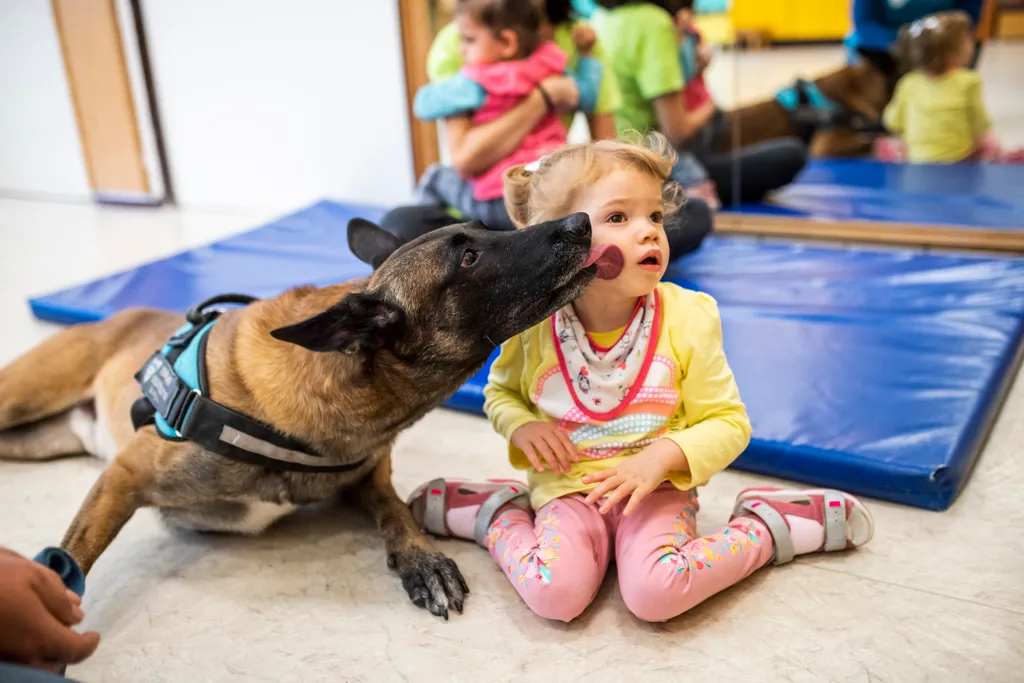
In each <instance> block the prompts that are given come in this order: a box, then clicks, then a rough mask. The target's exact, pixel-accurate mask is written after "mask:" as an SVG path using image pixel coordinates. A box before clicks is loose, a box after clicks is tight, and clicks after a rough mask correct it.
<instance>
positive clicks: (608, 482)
mask: <svg viewBox="0 0 1024 683" xmlns="http://www.w3.org/2000/svg"><path fill="white" fill-rule="evenodd" d="M688 469H689V466H688V465H687V464H686V456H685V455H684V454H683V451H682V449H680V448H679V446H677V445H676V444H675V443H674V442H673V441H669V440H668V439H661V440H660V441H655V442H654V443H652V444H651V445H650V446H648V447H647V448H645V449H643V450H642V451H640V452H639V453H637V454H636V455H634V456H631V457H629V458H626V459H625V460H624V461H623V462H622V464H620V465H619V466H617V467H610V468H608V469H606V470H601V471H600V472H595V473H593V474H588V475H587V476H585V477H583V483H584V484H597V487H596V488H594V490H593V491H591V492H590V493H589V494H587V498H586V500H585V501H584V502H585V503H586V504H587V505H593V504H595V503H596V502H597V501H599V500H601V498H602V497H604V496H606V495H607V496H608V497H607V499H605V501H604V503H602V504H601V507H600V512H601V514H602V515H604V514H607V513H608V512H609V511H610V510H611V509H612V508H613V507H615V506H616V505H617V504H618V503H619V501H621V500H622V499H623V498H625V497H626V496H630V498H629V502H628V503H626V509H625V510H624V511H623V513H622V514H624V515H628V514H630V513H631V512H633V510H635V509H636V506H637V505H639V504H640V501H642V500H643V499H644V498H646V497H647V496H648V494H650V493H651V492H652V491H654V489H656V488H658V487H659V486H661V484H662V482H664V481H665V480H666V479H667V478H668V474H669V472H675V471H684V470H688ZM630 494H632V495H630Z"/></svg>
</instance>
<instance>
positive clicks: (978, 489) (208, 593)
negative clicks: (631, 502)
mask: <svg viewBox="0 0 1024 683" xmlns="http://www.w3.org/2000/svg"><path fill="white" fill-rule="evenodd" d="M993 48H994V49H993V51H992V52H991V53H990V54H992V55H994V56H993V57H992V58H991V59H987V60H986V61H985V62H983V69H984V70H985V71H984V73H985V77H986V83H992V84H994V85H993V86H991V87H989V93H990V94H989V100H990V107H991V108H992V110H993V116H994V117H995V118H996V126H997V130H999V131H1000V134H1003V135H1005V136H1006V137H1009V138H1010V140H1009V142H1013V144H1024V101H1022V100H1021V99H1020V93H1021V92H1024V80H1022V78H1024V72H1022V71H1021V69H1020V64H1021V63H1022V62H1021V59H1022V58H1024V46H1022V45H1004V46H993ZM803 50H804V51H803V52H800V51H797V52H793V53H788V51H779V52H777V53H768V54H769V55H773V56H771V57H767V58H764V57H763V56H762V58H761V59H759V60H757V61H751V59H750V58H749V57H748V56H745V55H740V56H738V57H730V59H736V60H747V61H746V62H745V63H744V64H742V65H740V64H738V65H737V66H736V68H737V70H738V71H740V72H741V73H744V74H747V76H745V77H744V78H745V82H747V83H753V84H758V83H760V84H766V83H768V81H769V80H771V79H775V80H777V81H779V83H782V82H784V80H780V79H782V78H783V75H786V76H789V75H791V74H792V70H793V68H794V65H797V64H801V65H813V64H816V63H820V62H819V61H817V60H819V59H830V58H833V57H834V56H835V55H834V54H832V52H834V50H832V51H831V52H830V49H829V48H806V49H803ZM787 53H788V56H787ZM755 67H756V68H755ZM765 74H771V76H770V77H769V76H766V75H765ZM713 87H714V86H713ZM281 208H282V210H284V209H287V208H289V207H281ZM269 217H270V216H269V215H266V214H260V213H246V212H234V213H225V212H199V211H181V212H179V211H176V210H173V209H161V210H151V209H128V208H125V209H117V208H98V207H93V206H86V205H77V204H59V203H44V202H36V201H25V200H15V199H0V363H5V362H7V361H9V360H10V359H12V358H13V357H14V356H16V355H17V354H19V353H21V352H23V351H25V350H26V349H28V348H29V347H31V346H32V345H33V344H35V343H38V342H39V341H40V340H42V339H44V338H46V337H47V336H49V335H50V334H52V333H53V332H54V331H56V329H57V328H55V327H53V326H50V325H46V324H43V323H39V322H37V321H35V320H34V319H32V317H31V315H30V314H29V311H28V307H27V306H26V304H25V298H26V297H27V296H29V295H31V294H34V293H39V292H43V291H47V290H50V289H53V288H56V287H62V286H66V285H70V284H73V283H76V282H80V281H83V280H86V279H89V278H93V277H96V276H99V275H103V274H106V273H109V272H112V271H114V270H117V269H121V268H125V267H129V266H131V265H134V264H137V263H141V262H144V261H147V260H150V259H152V258H156V257H160V256H164V255H167V254H170V253H173V252H175V251H178V250H180V249H183V248H187V247H190V246H195V245H198V244H201V243H204V242H208V241H211V240H214V239H217V238H219V237H222V236H224V235H227V234H230V233H232V232H236V231H238V230H241V229H244V228H246V227H249V226H252V225H256V224H258V223H259V222H261V221H263V220H265V219H266V218H269ZM1018 384H1019V383H1018ZM1022 415H1024V388H1022V387H1021V386H1019V385H1018V386H1017V387H1015V389H1014V390H1013V391H1012V392H1011V394H1010V397H1009V400H1008V401H1007V403H1006V405H1005V407H1004V409H1003V412H1002V417H1001V418H1000V420H999V422H998V423H997V424H996V427H995V431H994V432H993V434H992V438H991V440H990V441H989V444H988V446H987V448H986V449H985V452H984V454H983V456H982V458H981V460H980V462H979V464H978V467H977V470H976V471H975V473H974V477H973V479H972V481H971V483H970V484H969V485H968V486H967V488H966V490H965V491H964V493H963V495H962V496H961V498H960V500H959V501H958V502H957V503H956V504H955V505H954V507H953V508H952V509H951V510H950V511H948V512H945V513H932V512H925V511H922V510H915V509H910V508H906V507H901V506H898V505H891V504H887V503H877V502H876V503H874V504H873V510H874V512H875V517H876V521H877V527H878V530H877V536H876V538H875V540H874V542H873V543H872V544H871V545H870V546H868V547H867V548H865V549H864V550H862V551H859V552H857V553H853V554H848V555H844V556H838V557H837V556H829V557H816V558H813V559H805V560H801V561H799V562H797V563H794V564H792V565H790V566H787V567H784V568H778V569H770V570H766V571H763V572H761V573H760V574H758V575H755V576H754V577H753V578H752V579H750V580H749V581H748V582H747V583H746V584H744V585H742V586H739V587H737V588H735V589H733V590H731V591H729V592H727V593H725V594H723V595H721V596H719V597H716V598H713V599H712V600H710V601H709V602H708V603H706V604H705V605H703V606H701V607H700V608H698V609H696V610H694V611H692V612H691V613H689V614H687V615H685V616H683V617H681V618H679V619H676V620H674V621H672V622H670V623H668V624H666V625H661V626H652V625H647V624H642V623H639V622H637V621H636V620H635V619H634V618H632V617H631V616H630V614H629V613H628V612H627V611H626V610H625V608H624V607H623V606H622V603H621V600H620V599H619V596H618V592H617V589H616V588H615V584H614V581H613V580H609V581H608V582H606V585H605V588H604V590H603V591H602V592H601V594H600V595H599V597H598V599H597V601H596V602H595V604H594V606H593V607H592V608H591V609H590V610H589V611H588V612H587V613H586V614H585V615H584V616H583V617H582V618H581V619H580V620H579V621H578V622H576V623H574V624H572V625H569V626H565V625H557V624H550V623H547V622H544V621H542V620H540V619H538V618H536V617H534V616H532V615H531V614H530V613H529V612H528V611H527V610H526V609H525V608H524V607H523V606H522V605H521V604H520V603H519V600H518V597H517V596H516V594H515V592H514V591H513V590H512V588H511V587H510V586H509V585H508V584H507V582H506V580H505V579H504V577H503V575H502V574H501V573H500V572H499V570H498V569H497V568H496V567H494V565H493V564H492V562H491V560H490V558H489V557H488V556H487V554H486V553H485V552H484V551H482V550H480V549H479V548H476V547H474V546H472V545H468V544H464V543H458V542H442V543H439V546H440V547H441V548H442V549H443V550H444V551H445V552H447V553H449V554H450V555H451V556H452V557H454V558H455V559H456V560H457V561H458V562H459V564H460V566H461V567H462V570H463V572H464V574H465V575H466V577H467V579H468V580H469V582H470V583H471V585H472V588H473V595H472V598H471V599H470V602H469V604H468V607H467V611H466V613H465V614H464V615H462V616H455V617H453V619H452V620H451V621H449V622H447V623H445V622H442V621H439V620H437V619H434V618H433V617H430V616H429V615H428V614H427V613H425V612H423V611H420V610H417V609H415V608H414V607H413V606H412V605H411V604H409V603H408V601H407V599H406V597H405V594H404V592H403V591H402V590H401V587H400V586H399V583H398V581H397V580H396V579H395V578H394V577H393V576H392V575H390V574H389V573H388V571H387V570H386V569H385V567H384V555H383V550H382V547H381V544H380V542H379V541H378V539H377V536H376V534H375V533H374V531H373V530H372V529H371V528H370V526H369V525H368V524H367V523H366V522H365V521H364V520H362V519H361V518H360V517H359V516H358V515H356V514H354V513H352V512H349V511H346V510H337V509H331V508H322V509H316V510H308V511H304V512H302V513H300V514H299V515H297V516H295V517H294V518H291V519H288V520H286V521H284V522H283V523H281V524H279V525H278V526H277V527H275V528H273V529H272V530H271V531H270V532H269V533H268V534H266V535H265V536H262V537H258V538H235V537H209V536H203V537H201V536H196V535H189V534H181V533H176V532H172V531H169V530H167V529H166V528H164V527H163V526H162V525H161V524H160V523H159V522H158V521H157V519H156V516H155V515H154V514H152V512H150V511H143V512H141V513H139V514H138V515H136V517H135V518H134V519H133V520H132V521H131V522H130V523H129V524H128V525H127V526H126V528H125V529H124V531H123V532H122V533H121V535H120V536H119V537H118V539H117V540H116V542H115V543H114V544H113V545H112V546H111V548H110V549H109V551H108V552H107V553H106V554H105V555H104V556H103V557H102V558H101V560H100V561H99V563H98V564H97V565H96V567H95V570H94V573H93V575H92V576H91V578H90V589H89V593H88V595H87V597H86V599H85V609H86V612H87V619H86V623H85V625H86V626H87V627H88V628H91V629H97V630H99V631H101V632H102V633H103V635H104V641H103V644H102V645H101V647H100V649H99V651H98V652H97V654H96V655H95V657H93V658H92V659H91V660H90V661H89V662H87V663H85V664H83V665H81V666H79V667H76V668H74V669H73V670H72V672H71V673H72V675H74V676H76V677H78V678H80V679H83V680H87V681H111V682H115V681H133V682H135V681H138V682H150V681H153V682H156V681H173V682H178V681H275V682H276V681H282V682H292V681H303V682H305V681H332V682H334V681H368V682H369V681H372V682H376V681H382V682H384V681H512V680H545V681H573V680H587V681H591V682H600V681H613V680H614V681H623V680H653V679H662V678H664V679H667V680H692V681H764V682H766V683H768V682H775V681H801V682H802V681H806V682H809V683H810V682H818V681H838V682H846V681H890V682H893V683H911V682H915V681H933V682H944V681H951V682H952V681H957V682H963V681H990V682H992V683H1002V682H1004V681H1006V682H1010V681H1021V680H1024V673H1022V669H1024V568H1022V567H1024V547H1022V541H1021V538H1022V537H1024V512H1021V509H1020V508H1018V507H1016V506H1017V505H1018V504H1019V500H1020V499H1021V495H1022V494H1024V463H1022V461H1021V459H1020V457H1019V449H1020V448H1021V444H1024V419H1022V417H1021V416H1022ZM99 471H100V463H99V462H97V461H94V460H91V459H89V458H72V459H68V460H63V461H60V462H54V463H46V464H38V465H20V464H17V465H16V464H10V463H0V544H4V545H7V546H11V547H13V548H14V549H16V550H18V551H20V552H23V553H26V554H30V553H34V552H35V551H36V550H38V549H39V548H40V547H42V546H44V545H47V544H53V543H56V542H57V541H59V539H60V537H61V535H62V534H63V532H64V529H65V527H66V525H67V523H68V521H69V520H70V519H71V517H72V516H73V515H74V513H75V511H76V509H77V507H78V504H79V503H80V501H81V500H82V498H83V497H84V496H85V493H86V492H87V490H88V489H89V487H90V485H91V484H92V482H93V480H94V479H95V477H96V475H97V474H98V472H99ZM437 474H447V475H457V476H463V477H469V478H478V477H493V476H503V475H510V474H511V470H510V469H509V467H508V466H507V465H506V464H505V462H504V457H503V446H502V442H501V440H500V439H499V438H498V437H497V436H495V435H494V434H493V433H492V432H491V430H490V428H489V427H488V425H487V423H486V422H485V421H484V420H483V419H480V418H476V417H471V416H466V415H460V414H456V413H450V412H446V411H443V410H439V411H436V412H434V413H432V414H431V415H429V416H428V417H427V418H426V419H425V420H423V422H421V423H420V424H419V425H417V426H416V427H414V428H413V429H412V430H410V431H409V432H408V433H407V434H405V435H404V436H403V437H402V439H401V440H400V442H399V445H398V448H397V451H396V472H395V480H396V486H397V487H398V489H399V492H400V493H403V494H404V493H407V492H408V491H410V490H411V489H412V488H413V487H414V486H416V485H417V484H419V483H421V482H422V481H423V480H425V479H427V478H429V477H432V476H435V475H437ZM768 482H770V480H767V479H765V478H763V477H754V476H751V475H746V474H742V473H738V472H725V473H723V474H721V475H719V476H718V477H716V478H715V480H714V481H713V482H712V483H711V484H710V485H709V486H708V487H706V489H705V490H704V491H703V493H702V503H703V510H702V512H701V528H702V529H705V530H707V529H711V528H713V527H715V526H716V525H718V524H720V523H722V522H723V521H724V520H725V518H726V516H727V515H728V511H729V509H730V507H731V504H732V499H733V497H734V496H735V494H736V493H737V492H738V491H739V490H740V489H741V488H744V487H746V486H750V485H753V484H763V483H768Z"/></svg>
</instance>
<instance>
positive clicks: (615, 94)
mask: <svg viewBox="0 0 1024 683" xmlns="http://www.w3.org/2000/svg"><path fill="white" fill-rule="evenodd" d="M579 23H583V22H579ZM574 26H575V24H571V23H566V24H559V25H557V26H555V45H557V46H558V47H559V48H561V49H562V51H563V52H565V54H566V55H568V56H569V63H568V65H567V66H568V70H569V71H575V70H576V60H577V59H578V58H579V55H578V54H577V53H576V45H575V44H574V43H573V42H572V29H573V27H574ZM459 40H460V39H459V28H458V27H457V26H456V25H455V24H454V23H451V24H448V25H447V26H445V27H444V28H443V29H441V30H440V31H438V33H437V36H436V37H435V38H434V42H433V43H432V44H431V46H430V52H429V53H427V77H428V78H430V80H431V81H443V80H445V79H447V78H451V77H452V76H454V75H455V74H456V73H458V71H459V69H461V68H462V55H461V54H460V53H459ZM592 56H593V57H594V59H596V60H598V61H599V62H601V69H602V75H601V88H600V90H598V93H597V106H596V107H595V108H594V113H595V114H613V113H615V110H616V109H618V108H619V105H620V104H621V100H620V98H619V89H618V88H617V87H616V85H615V76H614V75H613V74H612V70H611V68H610V66H609V64H608V60H607V58H606V57H605V55H604V53H603V51H602V49H601V46H600V45H599V44H597V45H594V49H593V52H592ZM571 124H572V114H569V115H568V116H567V117H566V120H565V126H566V128H568V127H569V126H570V125H571Z"/></svg>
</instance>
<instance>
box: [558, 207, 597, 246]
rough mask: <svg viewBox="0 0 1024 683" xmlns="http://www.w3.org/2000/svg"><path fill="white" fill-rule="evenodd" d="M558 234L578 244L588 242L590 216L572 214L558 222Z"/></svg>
mask: <svg viewBox="0 0 1024 683" xmlns="http://www.w3.org/2000/svg"><path fill="white" fill-rule="evenodd" d="M558 223H559V226H558V232H559V233H560V234H562V235H564V236H565V237H568V238H570V239H572V240H575V241H578V242H589V241H590V216H588V215H587V214H585V213H574V214H571V215H569V216H566V217H565V218H562V219H559V221H558Z"/></svg>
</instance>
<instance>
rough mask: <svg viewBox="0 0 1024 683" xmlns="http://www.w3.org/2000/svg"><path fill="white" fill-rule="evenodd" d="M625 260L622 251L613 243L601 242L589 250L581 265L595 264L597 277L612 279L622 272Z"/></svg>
mask: <svg viewBox="0 0 1024 683" xmlns="http://www.w3.org/2000/svg"><path fill="white" fill-rule="evenodd" d="M625 262H626V260H625V258H624V257H623V256H622V251H621V250H620V249H619V248H618V247H616V246H615V245H614V244H602V245H599V246H596V247H594V248H593V249H591V250H590V255H589V256H587V260H586V262H585V263H584V264H583V267H584V268H586V267H587V266H592V265H594V264H595V263H596V264H597V279H599V280H614V279H615V278H617V277H618V276H619V273H621V272H622V266H623V265H624V264H625Z"/></svg>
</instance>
